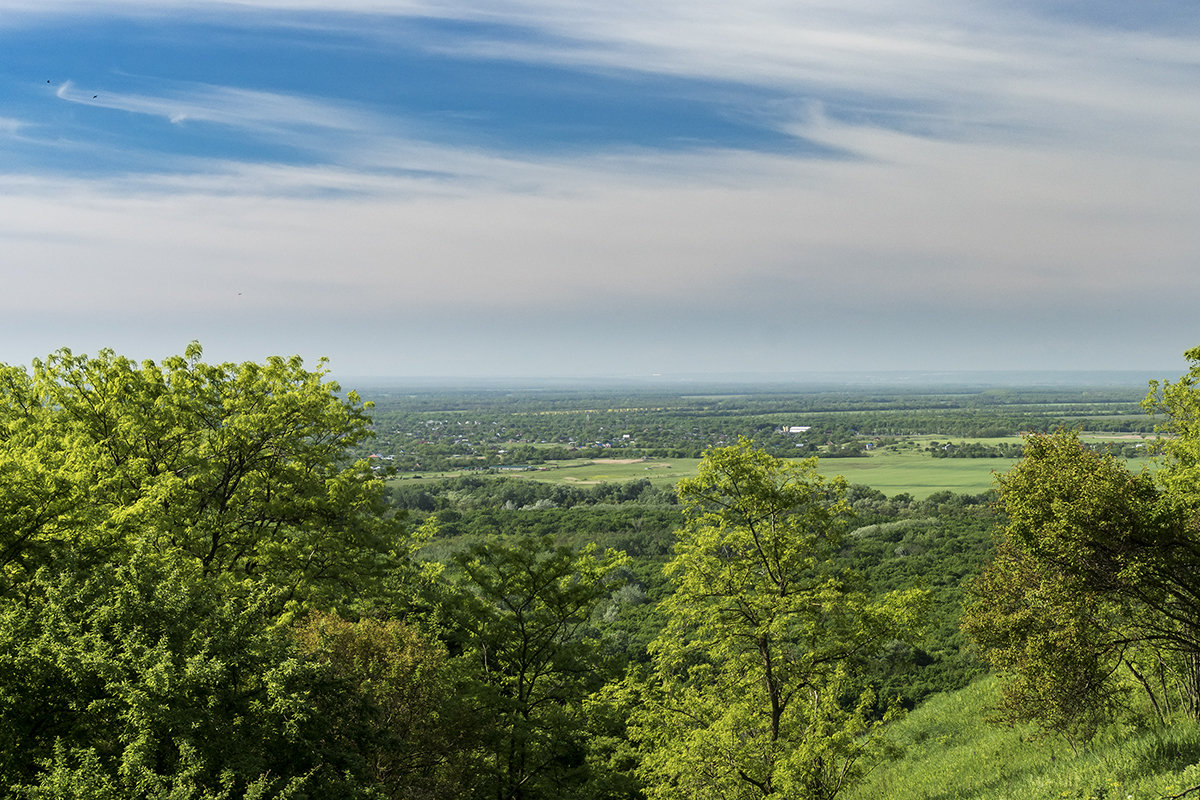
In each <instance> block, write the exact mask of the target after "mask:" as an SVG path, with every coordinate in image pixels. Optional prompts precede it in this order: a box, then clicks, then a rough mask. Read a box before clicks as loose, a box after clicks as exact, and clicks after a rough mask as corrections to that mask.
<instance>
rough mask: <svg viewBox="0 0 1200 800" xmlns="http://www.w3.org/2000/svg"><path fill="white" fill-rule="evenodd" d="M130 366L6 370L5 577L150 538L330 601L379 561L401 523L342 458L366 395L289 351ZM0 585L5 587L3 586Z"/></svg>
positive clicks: (65, 359) (212, 573)
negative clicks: (236, 360) (346, 390)
mask: <svg viewBox="0 0 1200 800" xmlns="http://www.w3.org/2000/svg"><path fill="white" fill-rule="evenodd" d="M201 355H202V353H201V350H200V347H199V345H197V344H195V343H193V344H192V345H190V346H189V347H188V349H187V352H186V354H185V355H184V356H176V357H172V358H168V359H166V360H165V361H164V362H163V363H162V364H161V365H160V364H156V363H154V362H152V361H146V362H143V363H142V364H140V365H139V364H137V363H135V362H133V361H130V360H129V359H127V358H123V357H121V356H117V355H116V354H114V353H112V352H111V351H101V353H100V354H99V355H97V356H96V357H94V358H89V357H87V356H77V355H74V354H72V353H71V352H70V351H68V350H61V351H59V352H58V353H55V354H53V355H51V356H50V357H49V358H48V359H46V360H45V361H35V362H34V364H33V369H32V371H31V372H30V371H26V370H24V369H21V368H16V367H9V366H0V479H2V480H4V483H5V488H6V492H5V494H4V498H5V499H4V500H3V501H0V567H2V568H3V570H4V571H3V578H4V580H5V582H6V584H8V585H11V582H12V581H19V580H20V579H21V577H22V576H28V575H30V574H32V572H33V571H34V570H36V569H37V567H39V566H43V565H51V566H53V565H55V564H57V563H58V562H57V561H56V559H59V558H63V557H65V558H67V559H81V558H82V559H89V558H90V559H96V560H97V561H101V562H103V561H104V560H106V559H117V560H119V559H121V558H122V557H124V556H127V555H128V554H129V553H130V552H131V551H132V550H133V549H134V548H135V547H144V546H150V547H153V548H156V549H157V550H159V551H160V552H173V553H175V554H177V555H178V556H179V557H181V558H186V559H189V560H193V561H195V562H196V563H197V565H198V567H199V569H200V571H201V573H202V574H203V575H204V576H205V577H206V578H208V579H210V580H214V581H218V582H221V583H224V584H233V583H237V582H241V581H247V580H248V581H250V582H264V581H265V582H267V583H270V584H271V585H274V586H276V587H280V588H282V589H283V590H284V597H285V598H286V599H296V600H299V599H304V598H306V597H308V596H310V595H312V594H313V593H314V592H317V593H320V592H321V591H322V588H324V589H325V590H326V591H325V601H326V602H327V601H328V600H329V599H330V597H331V596H333V595H334V594H337V595H340V594H344V593H345V591H346V590H347V589H349V588H351V587H356V586H359V584H361V582H362V581H363V580H369V579H370V578H372V577H373V576H376V575H378V574H379V573H380V572H381V571H383V570H384V569H385V568H386V567H387V566H388V564H387V558H386V554H388V553H389V552H390V551H391V549H392V546H393V541H394V539H395V537H396V534H397V530H398V528H397V526H396V525H395V523H394V521H393V520H389V519H388V516H387V514H386V513H385V510H386V506H385V504H384V501H383V486H382V483H381V482H380V481H378V480H374V479H373V478H372V476H371V474H370V470H369V469H368V468H367V467H366V465H365V463H358V464H356V463H352V462H351V460H350V459H349V458H348V454H349V453H350V452H351V450H352V448H353V447H354V446H356V445H357V444H359V443H360V442H362V441H363V440H364V439H366V438H367V437H368V436H369V435H370V430H369V419H368V417H367V416H366V414H365V408H364V405H363V404H362V403H361V401H360V400H359V398H358V397H357V396H356V395H354V394H353V393H351V394H350V395H348V396H347V397H346V398H344V399H343V398H342V397H340V396H339V395H338V392H339V387H338V386H337V384H335V383H332V382H329V381H326V380H325V374H326V373H325V371H324V370H323V369H318V370H315V371H310V370H306V369H305V368H304V366H303V363H302V362H301V361H300V359H299V358H298V357H294V358H291V359H283V358H278V357H274V358H270V359H268V360H267V361H266V363H265V364H256V363H252V362H247V363H244V364H239V365H235V364H218V365H210V364H205V363H203V362H202V361H201V360H200V357H201ZM3 589H4V586H3V585H0V591H3Z"/></svg>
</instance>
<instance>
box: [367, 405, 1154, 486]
mask: <svg viewBox="0 0 1200 800" xmlns="http://www.w3.org/2000/svg"><path fill="white" fill-rule="evenodd" d="M372 396H373V397H374V398H375V401H376V408H375V410H374V412H373V416H374V421H375V432H376V434H377V438H376V439H375V440H374V441H373V443H372V444H371V445H370V447H371V448H373V450H372V451H370V452H378V453H379V454H380V455H384V456H386V457H387V459H388V464H389V465H390V466H392V467H394V468H395V469H397V470H400V471H402V472H421V471H447V470H469V469H484V470H485V469H488V468H492V467H498V466H513V465H530V466H533V465H538V464H543V463H545V462H547V461H557V460H564V459H568V458H603V457H627V458H628V457H632V458H643V457H644V458H699V457H700V456H701V455H702V453H703V452H704V450H705V449H707V448H709V447H714V446H724V445H729V444H732V443H734V442H736V441H737V440H738V438H739V437H743V436H744V437H748V438H752V439H754V440H755V441H756V442H758V443H759V446H760V447H762V448H764V449H766V450H767V451H768V452H770V453H771V454H772V455H776V456H780V457H797V456H807V455H815V454H820V455H821V456H823V457H827V458H829V457H845V456H855V455H862V454H863V453H864V452H865V449H866V445H867V443H868V442H869V441H870V440H872V439H877V438H880V437H904V436H915V435H927V434H941V435H945V436H957V437H970V438H991V437H1004V436H1014V435H1017V434H1018V433H1021V432H1050V431H1054V430H1057V429H1059V428H1077V427H1085V428H1087V429H1088V430H1093V431H1107V432H1127V433H1133V432H1137V433H1148V432H1151V431H1152V430H1153V427H1154V424H1155V420H1154V419H1153V418H1151V417H1148V416H1147V415H1146V414H1144V413H1143V412H1142V411H1141V409H1140V408H1139V407H1138V401H1139V400H1140V399H1141V392H1140V391H1139V390H1137V389H1131V390H1115V389H1114V390H1097V389H1094V388H1093V389H1086V390H1085V389H1082V388H1081V389H1074V390H1068V389H1058V390H1046V391H1033V390H982V389H964V390H963V391H961V392H955V393H952V394H951V393H945V392H942V393H938V392H931V391H915V390H914V391H899V392H897V393H895V394H887V395H883V394H879V393H876V392H872V391H865V390H859V391H843V392H840V393H834V392H828V391H821V392H805V391H803V390H798V391H796V392H794V393H786V394H785V393H779V392H771V393H761V392H748V393H743V394H737V395H729V396H697V395H666V394H662V393H660V392H657V391H652V390H647V391H646V392H645V393H638V392H632V391H629V392H610V393H608V394H606V393H604V392H602V391H600V392H596V393H595V394H588V395H583V394H573V393H570V392H557V393H556V392H529V391H527V392H520V391H507V392H498V391H493V392H488V391H480V392H477V393H474V394H466V395H445V394H443V393H438V392H431V393H426V394H421V393H416V394H412V395H399V394H395V393H386V392H382V391H380V392H379V393H377V394H375V395H372ZM1081 398H1084V399H1081ZM791 428H799V429H802V430H799V431H796V432H787V431H788V430H789V429H791ZM362 454H363V455H366V454H367V453H366V452H363V453H362Z"/></svg>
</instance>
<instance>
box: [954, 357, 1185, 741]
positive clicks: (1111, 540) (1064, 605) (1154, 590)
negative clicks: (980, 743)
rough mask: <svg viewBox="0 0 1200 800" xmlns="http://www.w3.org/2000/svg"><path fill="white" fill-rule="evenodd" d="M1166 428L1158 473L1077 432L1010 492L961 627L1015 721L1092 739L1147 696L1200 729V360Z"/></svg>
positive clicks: (1004, 481)
mask: <svg viewBox="0 0 1200 800" xmlns="http://www.w3.org/2000/svg"><path fill="white" fill-rule="evenodd" d="M1187 358H1188V360H1189V361H1190V362H1191V364H1192V366H1191V369H1190V371H1189V372H1188V374H1187V375H1185V376H1184V377H1183V378H1182V379H1181V380H1180V381H1179V382H1178V383H1170V382H1164V383H1162V384H1161V385H1160V384H1158V383H1157V382H1156V383H1154V384H1152V389H1151V393H1150V396H1149V397H1148V398H1147V399H1146V402H1145V404H1144V405H1145V406H1146V408H1147V409H1148V410H1150V411H1157V412H1160V413H1162V414H1164V415H1165V418H1166V422H1165V424H1164V425H1163V426H1161V428H1160V429H1161V430H1162V431H1164V432H1165V433H1167V434H1168V436H1167V438H1165V439H1164V440H1163V451H1164V458H1163V460H1162V463H1161V465H1160V467H1159V469H1158V470H1157V471H1156V472H1155V473H1154V474H1153V475H1151V474H1148V473H1143V474H1138V475H1135V474H1132V473H1130V472H1129V470H1128V469H1127V468H1126V467H1125V466H1124V464H1123V463H1121V462H1119V461H1117V460H1115V459H1113V458H1112V457H1111V456H1105V455H1100V454H1097V453H1095V452H1093V451H1092V450H1090V449H1089V448H1088V447H1086V446H1085V445H1084V444H1083V443H1082V442H1081V441H1080V440H1079V438H1078V436H1077V435H1075V434H1072V433H1066V432H1063V433H1058V434H1055V435H1053V436H1033V437H1030V438H1029V439H1028V440H1027V442H1026V450H1025V458H1024V459H1023V460H1022V461H1021V462H1020V463H1019V464H1018V465H1017V466H1015V467H1014V468H1013V469H1012V470H1011V471H1010V472H1009V473H1008V474H1006V475H1004V476H1003V477H1001V479H1000V481H999V490H1000V502H1001V504H1002V506H1003V509H1004V511H1005V513H1006V516H1007V519H1008V523H1007V525H1006V526H1005V527H1004V528H1003V530H1002V531H1001V532H1000V539H999V542H998V548H997V556H996V558H995V560H994V561H993V562H992V563H991V564H990V565H989V566H988V568H987V570H986V571H985V572H984V574H983V575H982V576H981V578H980V579H979V581H978V582H977V584H976V586H975V588H974V592H973V594H974V597H973V600H972V602H971V603H970V604H969V605H968V607H967V609H966V612H965V614H964V627H965V629H966V631H967V632H968V633H969V634H970V635H972V636H973V637H974V639H975V640H976V642H977V643H978V644H979V646H980V649H981V651H982V652H983V654H984V656H985V657H986V658H987V659H988V660H989V661H991V662H992V663H993V664H994V665H995V666H996V667H998V668H1000V669H1002V670H1004V671H1005V672H1007V673H1008V674H1009V675H1010V676H1011V677H1010V680H1009V681H1008V683H1007V686H1006V690H1005V695H1004V707H1003V710H1004V711H1005V713H1006V715H1007V716H1008V717H1009V718H1011V719H1018V720H1034V721H1037V722H1039V723H1040V724H1041V725H1042V726H1043V727H1044V728H1046V729H1047V730H1049V731H1051V732H1055V733H1060V734H1063V735H1066V736H1067V737H1068V738H1071V739H1073V740H1080V739H1087V738H1088V737H1090V736H1091V735H1092V734H1093V733H1094V732H1095V730H1096V729H1097V727H1098V725H1099V724H1100V723H1102V722H1103V721H1105V720H1106V719H1109V718H1111V716H1112V714H1113V712H1114V711H1115V710H1116V709H1118V708H1120V707H1121V706H1122V705H1123V703H1122V696H1121V695H1122V692H1123V691H1124V689H1125V688H1127V687H1140V689H1141V690H1142V691H1143V692H1144V694H1145V696H1146V698H1147V700H1148V702H1149V704H1150V705H1151V706H1152V707H1153V709H1154V710H1155V711H1156V712H1157V713H1158V714H1159V715H1160V716H1164V717H1165V716H1167V715H1168V714H1171V713H1173V712H1175V711H1180V712H1182V713H1183V714H1185V715H1186V716H1187V717H1188V718H1190V719H1193V720H1195V719H1200V585H1198V584H1197V583H1196V577H1195V576H1196V575H1197V574H1200V513H1198V512H1200V491H1198V490H1197V488H1196V487H1197V485H1198V484H1197V477H1198V476H1200V424H1198V423H1200V388H1198V387H1200V348H1197V349H1194V350H1190V351H1188V353H1187Z"/></svg>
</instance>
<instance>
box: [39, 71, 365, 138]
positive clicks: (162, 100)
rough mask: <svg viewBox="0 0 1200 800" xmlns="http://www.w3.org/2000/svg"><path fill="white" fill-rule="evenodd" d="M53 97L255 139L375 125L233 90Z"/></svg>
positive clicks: (327, 106) (183, 88)
mask: <svg viewBox="0 0 1200 800" xmlns="http://www.w3.org/2000/svg"><path fill="white" fill-rule="evenodd" d="M55 94H56V95H57V96H58V97H59V98H60V99H62V100H67V101H69V102H72V103H81V104H85V105H89V106H94V107H99V108H107V109H114V110H117V111H127V112H130V113H133V114H145V115H148V116H153V117H162V118H165V119H167V120H168V121H170V122H171V123H173V124H183V123H188V122H197V123H213V124H216V125H225V126H229V127H234V128H242V129H244V130H248V131H252V132H255V133H259V134H278V133H282V132H286V131H292V130H296V129H306V128H320V129H325V130H329V131H342V132H344V131H355V130H364V129H369V128H372V127H375V126H376V124H377V121H376V120H375V119H373V118H372V117H371V116H370V115H369V114H366V113H364V112H362V111H361V110H359V109H355V108H353V107H351V106H349V105H348V104H345V103H337V102H331V101H328V100H320V99H316V98H311V97H297V96H294V95H287V94H281V93H278V92H264V91H253V90H249V89H241V88H238V87H233V86H212V85H206V84H191V85H179V84H178V83H176V84H175V86H174V87H173V88H172V89H171V90H169V91H166V92H163V93H161V94H157V95H148V94H133V93H126V92H120V91H109V90H105V89H101V88H99V87H94V88H92V89H88V88H82V87H76V86H75V84H74V83H72V82H71V81H66V82H64V83H62V84H61V85H60V86H59V87H58V89H57V90H56V92H55Z"/></svg>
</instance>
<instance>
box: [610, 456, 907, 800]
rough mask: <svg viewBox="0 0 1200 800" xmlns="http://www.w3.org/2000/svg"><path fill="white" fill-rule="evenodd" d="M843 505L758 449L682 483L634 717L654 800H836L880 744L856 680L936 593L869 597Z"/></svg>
mask: <svg viewBox="0 0 1200 800" xmlns="http://www.w3.org/2000/svg"><path fill="white" fill-rule="evenodd" d="M845 492H846V485H845V482H844V481H843V480H842V479H840V478H838V479H834V480H832V481H826V480H824V479H823V478H822V477H821V476H820V475H818V474H817V471H816V460H815V459H810V460H807V461H801V462H791V461H787V460H783V459H778V458H775V457H772V456H770V455H768V454H766V453H764V452H762V451H760V450H756V449H754V447H753V446H752V443H751V442H750V441H748V440H746V439H742V440H741V441H740V442H739V443H738V444H737V445H735V446H732V447H723V448H714V449H711V450H709V451H707V453H706V454H705V456H704V459H703V461H702V462H701V464H700V467H699V474H698V476H697V477H696V478H694V479H689V480H684V481H681V482H680V484H679V495H680V498H681V499H682V501H683V503H684V508H685V513H686V520H687V521H686V524H685V525H684V527H683V528H682V529H681V530H680V531H679V532H678V542H677V544H676V546H675V556H674V558H673V559H672V560H671V562H670V563H669V564H668V566H667V572H668V574H669V575H670V577H671V579H672V581H673V583H674V587H675V590H674V593H673V594H672V595H671V597H670V598H669V599H668V600H666V601H665V610H666V614H667V617H668V624H667V627H666V628H665V630H664V631H663V633H662V635H661V636H660V637H659V638H658V639H657V640H656V641H655V643H654V644H653V645H652V648H651V650H652V656H653V665H652V669H651V672H650V674H649V675H648V676H646V678H645V682H644V684H643V685H642V686H641V687H640V688H639V689H638V690H637V691H636V700H635V701H634V702H633V703H632V709H631V733H632V735H633V736H634V738H635V740H637V741H638V742H639V744H640V746H641V748H642V750H643V763H642V770H641V772H642V775H643V777H644V779H645V781H646V784H647V793H648V794H649V796H650V797H653V798H668V797H670V798H679V797H682V798H755V797H781V798H806V799H807V798H831V797H834V796H835V795H836V794H837V793H838V792H839V791H840V790H841V789H843V788H844V787H845V786H847V785H848V784H849V782H850V781H851V780H852V779H853V778H854V776H855V774H856V770H857V767H858V765H859V763H860V759H861V758H862V757H863V756H864V755H865V754H866V753H867V751H869V750H870V749H871V748H872V747H873V746H874V745H876V744H877V743H878V740H879V734H880V732H881V725H882V722H881V721H880V720H878V719H874V720H873V718H872V713H873V711H874V707H875V697H874V695H873V694H872V693H871V692H870V691H869V690H868V689H865V687H863V686H862V685H861V684H860V683H859V681H858V680H857V679H856V671H857V668H858V666H859V665H860V664H862V663H863V662H864V661H866V660H868V659H870V658H871V657H872V656H873V655H874V654H875V653H876V652H877V650H878V648H879V647H880V646H881V645H882V644H883V643H885V642H887V641H890V640H894V639H895V638H896V637H898V636H904V635H905V633H906V632H909V631H912V630H913V629H914V628H915V627H916V626H917V625H918V621H919V617H920V615H921V613H922V606H923V602H924V595H923V593H922V592H919V591H901V592H894V593H892V594H889V595H887V596H886V597H883V598H880V599H872V598H871V597H870V596H869V595H868V594H867V593H866V592H865V591H864V590H862V589H861V588H860V587H858V586H856V585H855V581H854V579H853V577H852V576H850V575H846V574H844V573H841V572H840V571H839V570H838V569H837V568H836V567H835V565H834V562H833V557H834V555H835V554H836V553H837V551H838V549H839V547H840V542H841V536H842V533H843V531H844V529H845V523H846V521H847V520H848V518H849V517H850V509H849V506H848V504H847V503H846V501H845V498H844V495H845Z"/></svg>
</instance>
